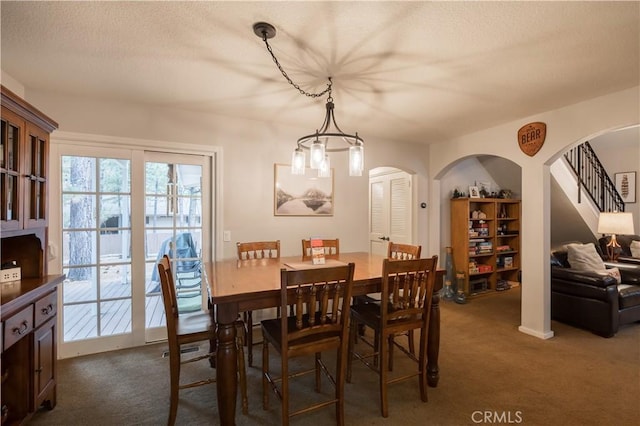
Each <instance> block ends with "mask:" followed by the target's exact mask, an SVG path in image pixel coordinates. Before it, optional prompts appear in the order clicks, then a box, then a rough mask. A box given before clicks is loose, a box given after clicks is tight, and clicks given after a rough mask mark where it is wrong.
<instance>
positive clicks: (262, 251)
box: [236, 240, 280, 367]
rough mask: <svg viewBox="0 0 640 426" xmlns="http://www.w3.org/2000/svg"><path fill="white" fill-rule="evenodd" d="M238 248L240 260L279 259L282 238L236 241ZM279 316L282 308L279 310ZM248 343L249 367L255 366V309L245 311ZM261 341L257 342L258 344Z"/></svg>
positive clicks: (245, 332)
mask: <svg viewBox="0 0 640 426" xmlns="http://www.w3.org/2000/svg"><path fill="white" fill-rule="evenodd" d="M236 246H237V249H238V260H250V259H279V258H280V240H275V241H252V242H244V243H236ZM277 316H278V317H279V316H280V310H278V315H277ZM243 317H244V324H245V331H244V334H245V336H246V344H247V352H248V354H247V358H248V359H247V362H248V363H249V367H252V366H253V345H254V342H253V311H245V312H244V313H243ZM258 343H260V342H256V344H258Z"/></svg>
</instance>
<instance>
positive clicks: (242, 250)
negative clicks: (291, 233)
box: [236, 240, 280, 260]
mask: <svg viewBox="0 0 640 426" xmlns="http://www.w3.org/2000/svg"><path fill="white" fill-rule="evenodd" d="M236 245H237V247H238V260H246V259H265V258H269V259H279V258H280V240H276V241H253V242H246V243H237V244H236Z"/></svg>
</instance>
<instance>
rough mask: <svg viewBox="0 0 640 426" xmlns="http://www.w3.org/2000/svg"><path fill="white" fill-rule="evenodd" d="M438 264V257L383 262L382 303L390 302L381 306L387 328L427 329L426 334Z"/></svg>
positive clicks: (401, 329) (384, 324)
mask: <svg viewBox="0 0 640 426" xmlns="http://www.w3.org/2000/svg"><path fill="white" fill-rule="evenodd" d="M437 263H438V256H433V257H431V258H428V259H410V260H392V259H384V260H383V263H382V298H381V300H382V301H387V303H381V304H380V313H381V322H382V324H381V325H382V327H383V328H385V327H391V328H398V331H403V330H408V329H411V328H424V330H425V332H426V329H427V325H428V321H429V310H430V309H431V300H432V297H433V287H434V284H435V277H436V265H437ZM383 334H386V333H383ZM425 335H426V334H425Z"/></svg>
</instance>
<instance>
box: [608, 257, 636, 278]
mask: <svg viewBox="0 0 640 426" xmlns="http://www.w3.org/2000/svg"><path fill="white" fill-rule="evenodd" d="M626 259H634V258H633V257H629V258H625V261H621V258H618V262H604V264H605V266H606V267H607V268H618V270H619V271H620V278H621V280H622V282H623V283H624V284H635V285H640V262H638V263H635V262H627V261H626ZM635 260H638V261H640V259H635Z"/></svg>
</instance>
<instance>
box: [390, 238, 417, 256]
mask: <svg viewBox="0 0 640 426" xmlns="http://www.w3.org/2000/svg"><path fill="white" fill-rule="evenodd" d="M421 251H422V246H414V245H411V244H401V243H393V242H389V250H388V253H387V257H388V258H389V259H397V260H408V259H420V252H421Z"/></svg>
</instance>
